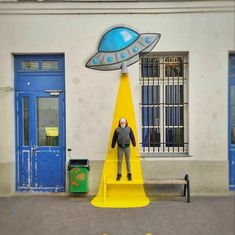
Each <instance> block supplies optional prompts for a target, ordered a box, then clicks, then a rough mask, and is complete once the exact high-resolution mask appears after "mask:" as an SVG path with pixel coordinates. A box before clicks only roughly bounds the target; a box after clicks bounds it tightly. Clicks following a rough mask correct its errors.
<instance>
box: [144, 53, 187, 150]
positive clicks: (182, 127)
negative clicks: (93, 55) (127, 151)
mask: <svg viewBox="0 0 235 235" xmlns="http://www.w3.org/2000/svg"><path fill="white" fill-rule="evenodd" d="M187 58H188V56H187V54H185V53H176V52H174V53H155V52H151V53H143V54H141V55H140V74H141V76H140V87H141V101H140V109H141V114H142V115H141V124H142V125H141V126H142V142H141V146H142V152H156V153H187V152H188V133H187V119H188V116H187V115H188V95H187V92H188V60H187Z"/></svg>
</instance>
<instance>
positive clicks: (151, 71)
mask: <svg viewBox="0 0 235 235" xmlns="http://www.w3.org/2000/svg"><path fill="white" fill-rule="evenodd" d="M141 74H142V77H159V76H160V63H159V60H158V59H157V58H142V59H141Z"/></svg>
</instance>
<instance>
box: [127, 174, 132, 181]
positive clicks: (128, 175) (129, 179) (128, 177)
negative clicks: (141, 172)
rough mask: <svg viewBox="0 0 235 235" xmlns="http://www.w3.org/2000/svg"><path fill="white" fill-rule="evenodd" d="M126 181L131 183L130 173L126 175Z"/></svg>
mask: <svg viewBox="0 0 235 235" xmlns="http://www.w3.org/2000/svg"><path fill="white" fill-rule="evenodd" d="M127 179H128V181H131V180H132V177H131V174H130V173H129V174H127Z"/></svg>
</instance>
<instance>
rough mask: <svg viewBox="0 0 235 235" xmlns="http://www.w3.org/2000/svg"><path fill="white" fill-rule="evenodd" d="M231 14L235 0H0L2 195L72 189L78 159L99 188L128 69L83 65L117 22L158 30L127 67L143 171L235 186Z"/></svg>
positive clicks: (208, 190) (210, 186)
mask: <svg viewBox="0 0 235 235" xmlns="http://www.w3.org/2000/svg"><path fill="white" fill-rule="evenodd" d="M234 18H235V5H234V1H177V2H175V1H162V2H161V1H153V2H152V1H123V2H118V1H1V2H0V35H1V36H0V45H1V50H0V61H1V63H0V195H1V196H9V195H13V194H14V193H15V192H68V173H67V164H68V161H69V159H70V158H82V159H84V158H87V159H89V160H90V165H91V170H90V182H89V193H90V194H91V195H93V194H95V193H96V192H97V190H98V187H99V180H100V177H101V173H102V167H103V164H104V160H105V154H106V151H107V149H109V146H108V139H109V135H110V128H111V124H112V117H113V112H114V106H115V101H116V96H117V91H118V84H119V80H120V70H115V71H98V70H92V69H89V68H87V67H85V64H86V63H87V61H88V59H89V58H90V57H91V56H92V54H93V53H94V52H95V51H97V50H98V44H99V41H100V39H101V37H102V35H103V34H104V33H105V32H107V30H109V29H111V28H112V27H118V26H122V27H128V28H131V29H133V30H135V31H136V32H138V33H140V34H141V33H159V34H161V38H160V40H159V42H158V43H157V45H156V46H155V47H154V48H153V50H152V51H151V52H150V53H147V54H146V53H141V52H140V53H139V62H137V63H134V64H133V65H131V66H129V67H128V72H129V80H130V83H131V88H132V95H133V102H134V108H135V114H136V121H137V128H138V136H139V138H138V141H139V144H140V152H141V162H142V170H143V178H144V179H148V178H171V177H173V178H175V177H177V178H178V177H183V176H184V175H185V174H186V173H188V174H189V175H190V178H191V190H192V194H194V195H197V194H200V195H202V194H227V193H228V192H229V191H230V190H234V187H235V163H234V161H235V76H234V74H235V68H234V66H235V21H234ZM68 148H71V149H72V152H71V156H70V155H69V154H68V152H67V149H68Z"/></svg>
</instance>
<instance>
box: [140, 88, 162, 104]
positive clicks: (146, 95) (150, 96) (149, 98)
mask: <svg viewBox="0 0 235 235" xmlns="http://www.w3.org/2000/svg"><path fill="white" fill-rule="evenodd" d="M159 95H160V94H159V86H142V102H143V104H159V103H160V98H159Z"/></svg>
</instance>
